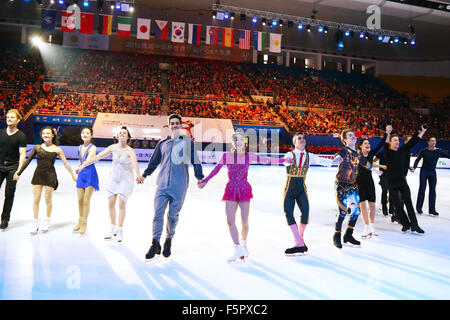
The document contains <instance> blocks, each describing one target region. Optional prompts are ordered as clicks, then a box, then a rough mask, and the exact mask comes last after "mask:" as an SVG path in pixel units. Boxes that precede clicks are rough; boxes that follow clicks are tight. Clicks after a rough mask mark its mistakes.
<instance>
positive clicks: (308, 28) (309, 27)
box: [306, 24, 311, 32]
mask: <svg viewBox="0 0 450 320" xmlns="http://www.w3.org/2000/svg"><path fill="white" fill-rule="evenodd" d="M306 30H308V32H311V26H310V25H309V24H307V25H306Z"/></svg>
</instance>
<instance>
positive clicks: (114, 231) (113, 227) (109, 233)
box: [105, 224, 116, 240]
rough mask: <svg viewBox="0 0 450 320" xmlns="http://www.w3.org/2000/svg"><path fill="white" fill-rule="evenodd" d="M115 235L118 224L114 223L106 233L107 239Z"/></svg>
mask: <svg viewBox="0 0 450 320" xmlns="http://www.w3.org/2000/svg"><path fill="white" fill-rule="evenodd" d="M115 236H116V226H115V225H114V224H112V225H111V229H110V230H109V231H108V233H107V234H106V235H105V240H111V239H112V238H113V237H115Z"/></svg>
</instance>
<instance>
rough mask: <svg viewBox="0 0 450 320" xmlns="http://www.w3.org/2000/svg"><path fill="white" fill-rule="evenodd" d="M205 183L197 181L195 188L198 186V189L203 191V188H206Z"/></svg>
mask: <svg viewBox="0 0 450 320" xmlns="http://www.w3.org/2000/svg"><path fill="white" fill-rule="evenodd" d="M206 183H207V182H203V180H198V181H197V186H198V187H199V188H200V189H203V187H204V186H206Z"/></svg>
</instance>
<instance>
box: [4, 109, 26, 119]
mask: <svg viewBox="0 0 450 320" xmlns="http://www.w3.org/2000/svg"><path fill="white" fill-rule="evenodd" d="M8 113H14V114H15V115H16V116H17V118H18V119H19V120H22V115H21V114H20V112H19V110H17V109H10V110H8V112H7V113H6V114H8Z"/></svg>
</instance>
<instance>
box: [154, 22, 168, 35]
mask: <svg viewBox="0 0 450 320" xmlns="http://www.w3.org/2000/svg"><path fill="white" fill-rule="evenodd" d="M155 22H156V29H155V38H156V39H159V40H167V34H168V32H167V29H168V27H167V25H168V22H167V21H163V20H155Z"/></svg>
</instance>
